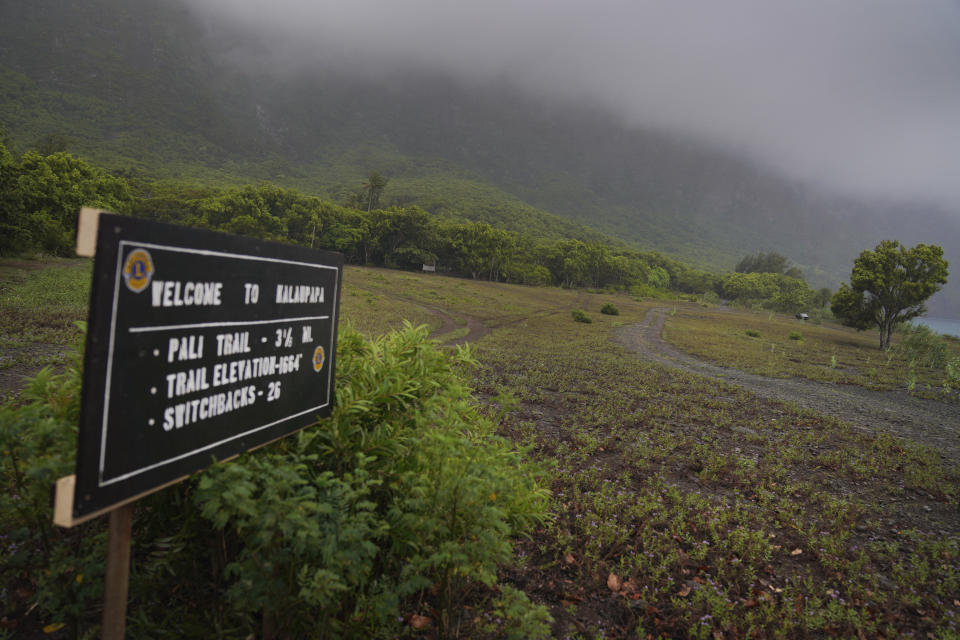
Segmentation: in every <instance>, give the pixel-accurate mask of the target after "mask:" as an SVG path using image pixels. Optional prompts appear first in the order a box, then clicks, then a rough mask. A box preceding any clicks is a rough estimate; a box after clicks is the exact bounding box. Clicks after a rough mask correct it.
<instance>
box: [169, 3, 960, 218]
mask: <svg viewBox="0 0 960 640" xmlns="http://www.w3.org/2000/svg"><path fill="white" fill-rule="evenodd" d="M184 1H186V2H188V4H189V5H190V6H191V7H193V8H194V9H195V10H197V11H198V12H200V13H202V14H204V15H206V16H207V17H208V18H209V19H211V20H216V21H230V22H234V23H236V24H238V25H241V26H243V27H244V28H247V29H251V30H255V31H256V32H257V33H258V34H259V35H260V38H258V40H259V41H260V42H263V43H267V46H268V47H270V48H271V49H272V50H273V53H274V55H275V56H276V57H277V58H278V59H283V60H284V61H285V63H287V64H296V65H303V66H305V67H309V66H316V65H324V66H327V67H331V66H332V67H334V68H337V69H340V70H342V71H343V72H345V73H355V74H359V75H363V74H378V73H384V72H387V73H392V72H396V71H404V70H419V71H431V72H438V73H442V74H445V75H448V76H452V77H455V78H459V79H461V80H463V81H465V82H472V83H477V82H479V83H483V82H491V81H497V82H503V81H506V82H508V83H510V84H512V85H515V86H517V87H520V88H522V89H523V90H525V91H528V92H530V93H531V94H532V95H535V96H540V97H542V98H544V99H547V100H561V101H571V102H577V103H583V104H589V105H593V106H597V107H601V108H604V109H607V110H609V111H610V112H612V113H613V114H615V115H616V116H617V117H619V118H621V119H622V120H623V122H624V123H626V124H627V125H630V126H636V127H644V128H654V129H659V130H664V131H669V132H675V133H679V134H684V135H686V136H694V137H696V138H699V139H702V140H704V141H706V142H709V143H711V144H715V145H720V146H723V147H724V148H728V149H731V150H733V151H736V152H739V153H743V154H746V155H749V156H751V157H752V158H754V159H756V160H758V161H760V162H763V163H764V164H766V165H768V166H772V167H775V168H776V169H777V170H779V171H781V172H783V173H785V174H787V175H789V176H791V177H794V178H798V179H802V180H807V181H811V182H815V183H817V184H820V185H826V186H829V187H833V188H838V189H841V190H844V191H847V192H852V193H856V194H858V195H867V196H871V197H877V198H897V199H901V198H902V199H910V200H914V199H916V200H922V201H927V202H929V203H932V204H937V205H940V206H943V207H945V208H947V209H950V210H954V211H960V4H958V3H957V2H952V1H950V0H919V1H918V2H903V1H902V0H845V1H844V2H836V1H835V0H789V1H787V0H783V1H780V2H771V1H770V0H728V1H726V2H722V3H719V2H710V1H709V0H698V1H693V0H671V1H670V2H658V1H657V2H655V1H643V0H597V1H596V2H592V3H585V2H582V1H577V2H573V1H571V0H525V1H524V2H520V3H518V2H516V1H515V0H510V1H507V0H487V1H486V2H483V3H459V2H451V1H450V0H410V1H408V2H393V1H390V0H351V1H350V2H345V1H344V0H337V2H332V1H328V0H271V1H270V2H266V1H259V0H184Z"/></svg>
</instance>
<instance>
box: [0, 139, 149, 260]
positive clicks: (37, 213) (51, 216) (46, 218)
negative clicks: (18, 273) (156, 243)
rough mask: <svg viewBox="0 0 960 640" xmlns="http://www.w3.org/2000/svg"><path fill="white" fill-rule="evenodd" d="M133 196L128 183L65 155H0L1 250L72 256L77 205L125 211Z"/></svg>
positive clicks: (33, 153)
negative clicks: (19, 157) (15, 156)
mask: <svg viewBox="0 0 960 640" xmlns="http://www.w3.org/2000/svg"><path fill="white" fill-rule="evenodd" d="M0 156H4V154H3V153H2V152H0ZM132 200H133V196H132V195H131V193H130V189H129V186H128V185H127V183H126V181H124V180H122V179H120V178H117V177H114V176H111V175H109V174H107V173H106V172H105V171H103V170H102V169H100V168H98V167H94V166H93V165H90V164H88V163H87V162H85V161H83V160H81V159H79V158H75V157H73V156H71V155H70V154H68V153H55V154H53V155H49V156H42V155H40V154H38V153H36V152H35V151H28V152H27V153H25V154H24V155H23V157H22V158H21V159H20V161H19V162H14V161H12V159H9V157H6V158H0V204H2V206H0V230H2V231H3V234H2V235H3V236H4V240H3V241H0V252H3V253H13V252H18V251H31V250H33V251H35V250H39V251H43V252H45V253H51V254H55V255H61V256H67V255H70V254H71V252H72V249H73V236H74V232H75V227H76V216H77V212H78V211H79V210H80V207H83V206H91V207H102V208H104V209H110V210H111V211H117V212H120V213H125V212H126V211H127V210H128V209H129V207H130V205H131V203H132Z"/></svg>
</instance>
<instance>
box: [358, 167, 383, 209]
mask: <svg viewBox="0 0 960 640" xmlns="http://www.w3.org/2000/svg"><path fill="white" fill-rule="evenodd" d="M387 182H388V180H387V179H386V178H384V177H383V176H382V175H380V174H379V173H378V172H376V171H371V172H370V175H369V176H367V182H366V183H365V184H364V185H363V191H364V193H365V194H366V201H367V213H369V212H370V209H372V208H374V207H376V206H378V205H379V204H380V195H381V194H383V190H384V189H385V188H386V187H387Z"/></svg>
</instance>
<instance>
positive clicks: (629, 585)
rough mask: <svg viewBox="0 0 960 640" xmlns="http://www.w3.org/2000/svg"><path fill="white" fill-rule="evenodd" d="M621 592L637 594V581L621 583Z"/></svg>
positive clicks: (631, 579) (630, 580)
mask: <svg viewBox="0 0 960 640" xmlns="http://www.w3.org/2000/svg"><path fill="white" fill-rule="evenodd" d="M622 586H623V590H624V591H625V592H627V593H637V592H639V591H640V589H639V588H638V585H637V581H636V580H634V579H633V578H630V579H629V580H624V581H623V585H622Z"/></svg>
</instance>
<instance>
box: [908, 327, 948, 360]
mask: <svg viewBox="0 0 960 640" xmlns="http://www.w3.org/2000/svg"><path fill="white" fill-rule="evenodd" d="M901 331H902V338H901V340H900V344H899V346H898V347H897V348H898V349H899V350H900V353H902V354H903V357H904V358H905V359H906V360H907V361H908V362H909V363H911V365H918V366H921V367H933V368H935V369H940V368H942V367H945V366H946V364H947V343H946V342H945V341H944V339H943V337H942V336H940V335H939V334H938V333H936V332H935V331H934V330H933V329H931V328H930V327H928V326H926V325H922V324H917V325H914V324H907V325H904V327H903V329H902V330H901Z"/></svg>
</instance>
